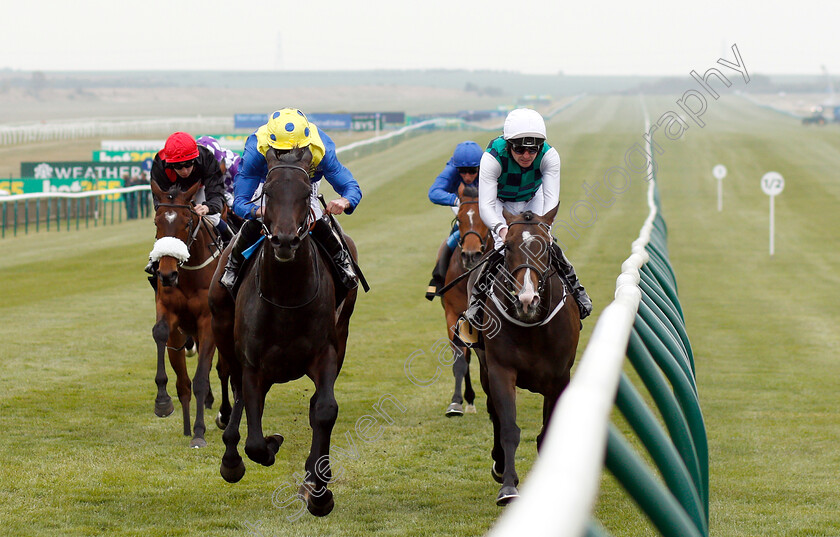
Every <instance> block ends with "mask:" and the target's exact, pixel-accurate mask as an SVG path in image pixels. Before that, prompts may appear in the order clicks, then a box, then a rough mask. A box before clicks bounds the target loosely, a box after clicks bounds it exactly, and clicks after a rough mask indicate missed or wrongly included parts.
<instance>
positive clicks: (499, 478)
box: [490, 461, 504, 484]
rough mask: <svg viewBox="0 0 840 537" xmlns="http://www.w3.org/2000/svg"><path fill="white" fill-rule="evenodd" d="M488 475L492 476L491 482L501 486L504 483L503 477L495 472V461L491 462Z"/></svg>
mask: <svg viewBox="0 0 840 537" xmlns="http://www.w3.org/2000/svg"><path fill="white" fill-rule="evenodd" d="M490 475H492V476H493V480H494V481H495V482H496V483H499V484H501V483H502V482H503V481H504V476H503V475H502V474H501V472H499V471H498V470H496V462H495V461H493V466H491V467H490Z"/></svg>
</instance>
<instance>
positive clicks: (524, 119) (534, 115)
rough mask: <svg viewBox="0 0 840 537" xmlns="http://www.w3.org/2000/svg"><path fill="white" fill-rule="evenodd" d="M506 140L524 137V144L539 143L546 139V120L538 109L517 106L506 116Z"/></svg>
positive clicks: (504, 133) (504, 134)
mask: <svg viewBox="0 0 840 537" xmlns="http://www.w3.org/2000/svg"><path fill="white" fill-rule="evenodd" d="M503 136H504V139H505V140H517V139H522V140H523V142H525V143H523V144H522V145H539V144H541V143H542V142H543V141H545V138H546V136H545V121H543V118H542V116H541V115H540V114H539V112H537V111H536V110H531V109H530V108H517V109H516V110H512V111H511V112H510V113H509V114H508V115H507V118H505V128H504V131H503Z"/></svg>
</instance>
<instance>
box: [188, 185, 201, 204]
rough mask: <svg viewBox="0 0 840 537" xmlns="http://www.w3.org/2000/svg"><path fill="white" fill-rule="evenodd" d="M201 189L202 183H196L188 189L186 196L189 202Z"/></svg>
mask: <svg viewBox="0 0 840 537" xmlns="http://www.w3.org/2000/svg"><path fill="white" fill-rule="evenodd" d="M199 188H201V181H196V182H195V184H194V185H193V186H191V187H190V188H189V189H187V192H186V196H187V199H188V200H191V199H192V197H193V196H195V193H196V192H198V189H199Z"/></svg>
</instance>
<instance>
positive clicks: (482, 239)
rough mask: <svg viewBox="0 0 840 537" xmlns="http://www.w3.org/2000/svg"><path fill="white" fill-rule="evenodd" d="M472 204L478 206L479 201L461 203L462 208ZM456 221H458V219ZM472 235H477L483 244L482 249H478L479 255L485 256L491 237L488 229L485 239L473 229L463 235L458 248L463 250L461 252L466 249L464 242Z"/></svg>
mask: <svg viewBox="0 0 840 537" xmlns="http://www.w3.org/2000/svg"><path fill="white" fill-rule="evenodd" d="M471 204H475V205H478V201H476V200H471V201H463V202H461V205H462V206H463V205H471ZM455 219H456V220H458V218H457V217H456V218H455ZM470 235H475V236H476V237H478V240H479V241H480V243H481V247H480V248H479V249H478V253H479V254H480V255H484V250H485V249H486V245H487V239H488V238H489V237H490V230H489V229H488V230H487V233H485V234H484V236H483V237H482V236H481V233H479V232H478V231H475V230H472V229H471V230H469V231H467V232H466V233H464V234H463V235H461V237H460V238H459V239H458V247H459V248H461V250H463V249H464V241H465V240H467V237H469V236H470Z"/></svg>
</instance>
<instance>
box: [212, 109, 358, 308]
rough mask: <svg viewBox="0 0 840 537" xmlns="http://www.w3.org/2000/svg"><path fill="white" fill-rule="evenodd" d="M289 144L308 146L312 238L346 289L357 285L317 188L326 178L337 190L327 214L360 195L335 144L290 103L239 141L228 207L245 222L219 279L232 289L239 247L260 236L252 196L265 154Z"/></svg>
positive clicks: (343, 209) (258, 189)
mask: <svg viewBox="0 0 840 537" xmlns="http://www.w3.org/2000/svg"><path fill="white" fill-rule="evenodd" d="M295 147H309V149H310V151H311V152H312V163H311V165H310V169H309V178H310V181H311V184H312V196H311V198H310V206H311V207H312V211H313V212H314V213H315V219H316V220H315V225H314V226H313V228H312V231H311V232H310V233H311V234H312V237H313V238H314V239H315V240H316V241H318V243H319V244H321V246H323V247H324V249H325V250H326V251H327V252H328V253H329V254H330V256H331V257H332V261H333V263H334V265H335V267H336V272H337V275H338V277H339V280H340V281H341V283H342V284H343V285H344V286H345V287H347V288H348V289H353V288H355V287H356V286H357V285H358V279H357V276H356V273H355V271H354V270H353V265H352V261H351V258H350V254H349V252H347V251H345V250H344V247H343V246H342V245H341V242H340V241H339V239H338V237H336V236H335V234H334V233H333V232H332V228H331V227H330V224H329V222H328V221H327V216H326V215H324V214H323V211H322V210H321V206H320V204H319V203H318V197H317V196H318V187H319V185H320V181H321V179H322V178H323V179H326V180H327V182H328V183H329V184H330V186H332V187H333V189H334V190H335V191H336V192H337V193H338V194H339V196H340V197H339V198H336V199H334V200H332V201H330V202H329V203H328V204H327V211H328V212H329V213H330V214H341V213H347V214H350V213H352V212H353V211H354V210H355V209H356V206H357V205H359V202H360V201H361V200H362V191H361V189H360V188H359V183H357V182H356V179H355V178H354V177H353V174H352V173H350V170H348V169H347V168H345V167H344V165H342V164H341V162H339V160H338V157H337V156H336V153H335V143H334V142H333V141H332V140H331V139H330V137H329V136H327V134H326V133H325V132H323V131H321V130H320V129H319V128H318V127H317V126H315V124H313V123H310V122H309V120H308V119H307V118H306V115H304V113H303V112H301V111H300V110H298V109H296V108H283V109H282V110H277V111H276V112H273V113H272V114H271V115H270V116H268V122H267V123H266V124H265V125H263V126H261V127H260V128H258V129H257V130H256V132H254V133H253V134H252V135H250V136H249V137H248V139H247V140H246V142H245V150H244V152H243V155H242V162H241V164H240V167H239V173H238V174H237V175H236V177H235V178H234V183H233V191H234V198H233V212H234V213H236V215H237V216H239V217H240V218H243V219H245V223H244V224H243V225H242V228H241V229H240V230H239V233H238V234H237V235H236V237H235V238H234V241H233V246H232V247H231V251H230V256H229V257H228V262H227V265H226V266H225V272H224V274H223V275H222V279H221V284H222V285H224V286H225V287H226V288H228V290H230V291H231V293H233V291H234V289H235V287H236V282H237V279H238V276H239V270H240V267H241V266H242V263H243V261H244V259H245V257H246V255H245V252H246V251H247V250H248V249H249V248H250V247H251V246H253V245H254V244H256V242H257V240H258V239H259V238H260V236H261V235H260V232H261V231H262V224H261V222H260V219H261V218H262V207H261V206H260V205H259V204H256V203H250V202H251V201H253V200H256V199H258V198H259V197H260V195H261V194H262V186H263V183H265V178H266V175H267V174H268V165H267V164H266V158H265V155H266V153H267V152H268V151H280V152H284V151H289V150H291V149H292V148H295Z"/></svg>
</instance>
